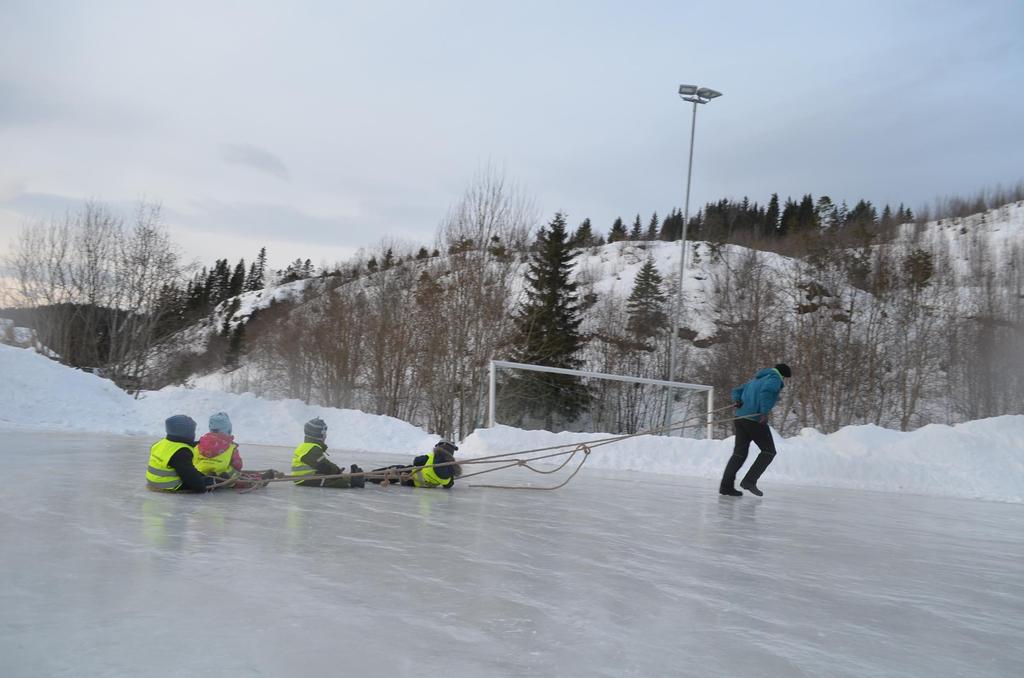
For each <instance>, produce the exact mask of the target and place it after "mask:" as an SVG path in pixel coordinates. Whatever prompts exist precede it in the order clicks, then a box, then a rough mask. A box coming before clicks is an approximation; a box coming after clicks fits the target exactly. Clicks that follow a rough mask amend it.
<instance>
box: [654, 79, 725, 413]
mask: <svg viewBox="0 0 1024 678" xmlns="http://www.w3.org/2000/svg"><path fill="white" fill-rule="evenodd" d="M679 96H680V97H681V98H682V99H683V101H690V102H693V113H692V115H691V117H690V159H689V162H688V163H687V165H686V202H684V203H683V233H682V240H680V242H679V291H678V292H677V294H676V303H675V312H674V313H673V316H674V317H673V318H672V336H671V338H670V339H669V342H668V380H669V381H674V380H675V378H676V341H677V340H678V339H679V330H680V329H682V327H681V324H680V322H679V321H680V320H681V318H682V314H683V282H684V281H685V278H686V230H687V228H688V227H689V225H690V180H691V179H692V177H693V139H694V136H695V135H696V131H697V104H706V103H707V102H709V101H711V100H712V99H714V98H716V97H720V96H722V94H721V92H716V91H715V90H713V89H709V88H707V87H697V86H696V85H680V86H679ZM671 417H672V403H671V401H669V402H668V403H667V405H666V407H665V422H666V423H668V422H669V420H670V419H671Z"/></svg>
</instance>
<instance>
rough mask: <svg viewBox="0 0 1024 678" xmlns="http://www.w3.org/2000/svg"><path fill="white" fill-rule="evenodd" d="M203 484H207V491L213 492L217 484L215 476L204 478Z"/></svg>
mask: <svg viewBox="0 0 1024 678" xmlns="http://www.w3.org/2000/svg"><path fill="white" fill-rule="evenodd" d="M203 482H204V483H206V491H207V492H213V486H214V485H216V484H217V479H216V478H214V477H213V476H203Z"/></svg>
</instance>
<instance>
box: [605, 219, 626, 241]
mask: <svg viewBox="0 0 1024 678" xmlns="http://www.w3.org/2000/svg"><path fill="white" fill-rule="evenodd" d="M625 239H626V226H625V224H623V223H622V217H616V219H615V223H614V224H612V230H611V231H610V232H609V233H608V242H609V244H610V243H613V242H619V241H621V240H625Z"/></svg>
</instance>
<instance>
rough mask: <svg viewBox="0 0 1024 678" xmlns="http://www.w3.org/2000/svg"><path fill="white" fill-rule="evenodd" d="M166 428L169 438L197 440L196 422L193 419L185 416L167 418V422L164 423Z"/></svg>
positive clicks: (178, 415)
mask: <svg viewBox="0 0 1024 678" xmlns="http://www.w3.org/2000/svg"><path fill="white" fill-rule="evenodd" d="M164 428H165V429H166V430H167V437H168V438H179V439H180V440H195V439H196V422H195V420H194V419H192V417H188V416H186V415H184V414H176V415H174V416H173V417H167V420H166V421H165V422H164Z"/></svg>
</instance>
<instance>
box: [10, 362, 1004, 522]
mask: <svg viewBox="0 0 1024 678" xmlns="http://www.w3.org/2000/svg"><path fill="white" fill-rule="evenodd" d="M221 410H223V411H225V412H227V413H228V414H230V415H231V420H232V422H233V424H234V430H235V434H236V435H237V436H238V438H239V441H240V442H242V443H252V444H270V445H294V444H296V443H297V442H298V441H299V440H300V439H301V435H302V424H303V423H304V422H305V421H307V420H308V419H310V418H312V417H314V416H319V417H321V418H323V419H324V421H326V422H327V425H328V427H329V431H330V433H329V441H330V443H331V444H332V446H334V447H338V448H346V449H351V450H363V451H368V452H380V453H389V454H408V453H410V452H418V451H423V450H426V449H429V447H430V446H431V445H432V444H433V442H434V441H435V440H436V436H431V435H428V434H427V433H426V432H425V431H423V430H422V429H419V428H416V427H415V426H412V425H411V424H408V423H406V422H403V421H399V420H397V419H393V418H391V417H383V416H377V415H371V414H366V413H364V412H358V411H354V410H339V409H333V408H327V407H315V406H310V405H306V404H305V403H303V402H301V401H298V400H278V401H267V400H261V399H259V398H257V397H255V396H253V395H252V394H242V395H238V394H232V393H223V392H218V391H207V390H201V389H187V388H180V387H175V388H167V389H163V390H161V391H156V392H152V393H147V394H144V397H143V398H141V399H139V400H135V399H133V398H131V397H130V396H128V395H127V394H125V393H123V392H122V391H120V390H119V389H118V388H117V387H116V386H114V384H113V383H111V382H110V381H107V380H106V379H101V378H99V377H97V376H95V375H92V374H86V373H85V372H80V371H78V370H73V369H69V368H67V367H64V366H62V365H60V364H59V363H56V362H54V361H52V360H49V359H47V358H45V357H43V356H41V355H38V354H36V353H34V352H32V351H30V350H26V349H19V348H13V347H10V346H3V345H0V428H15V429H30V430H44V431H45V430H60V431H87V432H106V433H116V434H134V435H148V436H151V437H153V438H154V439H156V438H157V437H159V436H160V435H162V434H163V421H164V419H165V418H166V417H167V416H169V415H171V414H178V413H184V414H188V415H189V416H191V417H192V418H193V419H195V420H196V421H197V422H198V423H199V425H200V427H201V430H205V424H206V422H207V419H208V417H209V415H210V414H212V413H214V412H217V411H221ZM598 437H600V436H596V435H594V434H580V433H558V434H553V433H548V432H545V431H523V430H520V429H515V428H510V427H507V426H497V427H495V428H493V429H481V430H478V431H476V432H474V433H473V434H472V435H470V436H469V437H468V438H467V439H466V440H465V441H463V442H462V443H461V450H460V456H462V457H464V458H468V457H477V456H484V455H488V454H496V453H499V452H513V451H519V450H528V449H535V448H540V447H548V446H551V445H556V444H563V443H579V442H584V441H591V440H594V439H595V438H598ZM732 443H733V441H732V439H731V438H729V439H726V440H690V439H681V438H666V437H659V436H640V437H637V438H631V439H629V440H624V441H620V442H616V443H614V444H611V445H607V446H601V447H597V448H595V449H594V451H593V452H592V455H591V459H590V460H589V461H588V462H587V465H588V468H603V469H614V470H622V471H644V472H649V473H663V474H673V475H685V476H696V477H701V478H707V479H708V480H709V482H712V483H713V482H717V479H718V478H719V475H720V474H721V471H722V467H723V466H724V464H725V461H726V459H727V458H728V457H729V455H730V453H731V450H732ZM776 443H777V446H778V449H779V456H778V457H777V458H776V460H775V463H774V464H773V465H772V467H771V469H770V470H769V472H768V475H767V476H766V478H765V482H764V483H763V484H764V485H765V488H766V489H768V488H769V487H770V485H771V484H772V483H774V482H787V483H795V484H803V485H819V486H825V487H843V488H850V489H865V490H884V491H895V492H900V491H902V492H912V493H915V494H932V495H941V496H950V497H963V498H978V499H994V500H999V501H1010V502H1024V416H1005V417H996V418H993V419H984V420H979V421H972V422H967V423H965V424H958V425H956V426H942V425H935V424H933V425H930V426H926V427H924V428H921V429H918V430H917V431H912V432H909V433H901V432H899V431H890V430H888V429H883V428H879V427H877V426H849V427H846V428H844V429H842V430H840V431H837V432H836V433H833V434H830V435H823V434H821V433H818V432H817V431H815V430H813V429H805V430H804V431H803V432H802V433H801V434H800V435H799V436H796V437H794V438H787V439H779V438H778V437H776ZM755 454H756V449H752V450H751V459H753V456H754V455H755Z"/></svg>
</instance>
